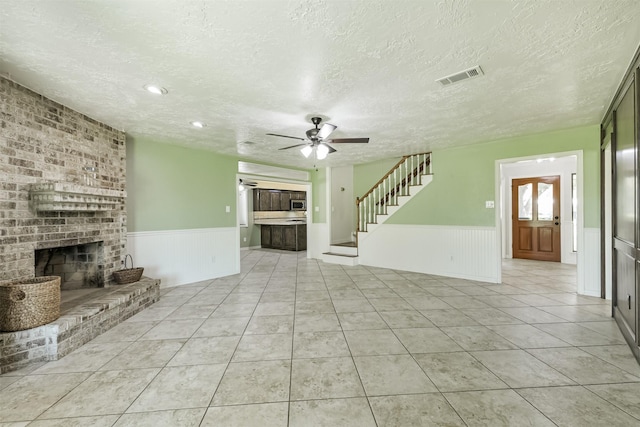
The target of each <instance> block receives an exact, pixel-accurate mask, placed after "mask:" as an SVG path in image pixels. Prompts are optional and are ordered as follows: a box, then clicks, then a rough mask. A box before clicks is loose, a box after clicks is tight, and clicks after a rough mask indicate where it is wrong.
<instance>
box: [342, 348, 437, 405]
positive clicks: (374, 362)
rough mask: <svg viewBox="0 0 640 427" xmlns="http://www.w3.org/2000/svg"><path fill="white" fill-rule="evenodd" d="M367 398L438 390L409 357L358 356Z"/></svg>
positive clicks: (356, 360)
mask: <svg viewBox="0 0 640 427" xmlns="http://www.w3.org/2000/svg"><path fill="white" fill-rule="evenodd" d="M354 361H355V363H356V367H357V368H358V373H359V375H360V378H361V380H362V384H363V386H364V390H365V392H366V393H367V396H384V395H393V394H413V393H431V392H437V391H438V390H437V389H436V387H435V386H434V385H433V383H432V382H431V381H430V380H429V378H427V376H426V375H425V373H424V372H423V371H422V369H421V368H420V366H418V364H417V363H416V362H415V360H414V359H413V357H411V356H409V355H388V356H363V357H354Z"/></svg>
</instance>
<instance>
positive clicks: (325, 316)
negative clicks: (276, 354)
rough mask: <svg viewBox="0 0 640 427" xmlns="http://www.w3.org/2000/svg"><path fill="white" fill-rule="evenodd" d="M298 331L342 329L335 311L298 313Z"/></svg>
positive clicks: (296, 325)
mask: <svg viewBox="0 0 640 427" xmlns="http://www.w3.org/2000/svg"><path fill="white" fill-rule="evenodd" d="M295 331H296V332H332V331H333V332H335V331H342V329H341V327H340V322H339V321H338V316H336V315H335V313H322V314H298V315H296V322H295Z"/></svg>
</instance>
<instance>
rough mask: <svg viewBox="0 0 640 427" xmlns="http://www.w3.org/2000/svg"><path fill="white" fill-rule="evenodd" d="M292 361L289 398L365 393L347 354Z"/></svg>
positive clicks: (328, 396)
mask: <svg viewBox="0 0 640 427" xmlns="http://www.w3.org/2000/svg"><path fill="white" fill-rule="evenodd" d="M292 363H293V365H292V368H291V400H309V399H331V398H342V397H357V396H364V395H365V394H364V389H363V388H362V383H361V382H360V378H359V377H358V372H357V371H356V367H355V365H354V363H353V359H351V358H350V357H339V358H323V359H294V360H293V362H292Z"/></svg>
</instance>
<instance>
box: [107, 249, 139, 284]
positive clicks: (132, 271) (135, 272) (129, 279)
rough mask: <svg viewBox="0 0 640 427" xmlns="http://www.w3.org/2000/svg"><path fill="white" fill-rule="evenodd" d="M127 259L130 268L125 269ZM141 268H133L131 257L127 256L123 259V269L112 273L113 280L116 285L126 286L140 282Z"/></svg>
mask: <svg viewBox="0 0 640 427" xmlns="http://www.w3.org/2000/svg"><path fill="white" fill-rule="evenodd" d="M127 258H131V268H127ZM143 271H144V268H143V267H137V268H133V257H132V256H131V255H128V254H127V256H125V257H124V269H123V270H118V271H114V272H113V278H114V279H115V280H116V283H117V284H118V285H126V284H127V283H133V282H137V281H138V280H140V278H141V277H142V272H143Z"/></svg>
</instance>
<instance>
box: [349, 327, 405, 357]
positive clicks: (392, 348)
mask: <svg viewBox="0 0 640 427" xmlns="http://www.w3.org/2000/svg"><path fill="white" fill-rule="evenodd" d="M344 335H345V337H346V338H347V342H348V343H349V349H350V350H351V354H352V355H353V356H376V355H382V354H406V353H407V350H406V349H405V347H404V346H403V345H402V343H401V342H400V341H398V338H396V336H395V335H394V333H393V332H391V330H390V329H384V330H367V331H345V332H344Z"/></svg>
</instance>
